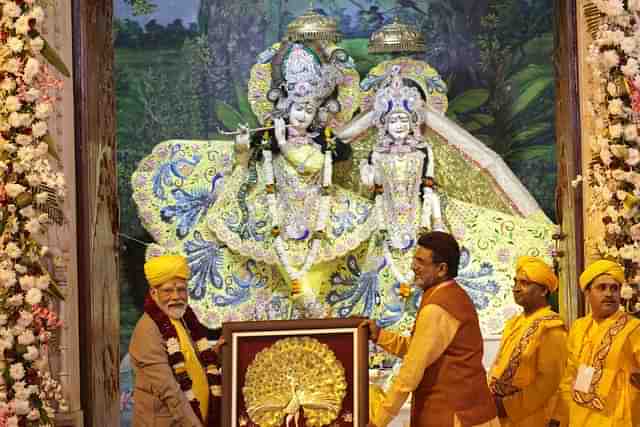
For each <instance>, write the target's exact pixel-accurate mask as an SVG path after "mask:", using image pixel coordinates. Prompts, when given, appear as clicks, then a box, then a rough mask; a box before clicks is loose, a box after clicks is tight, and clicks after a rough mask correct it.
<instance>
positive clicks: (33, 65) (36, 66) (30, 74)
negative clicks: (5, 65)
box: [24, 58, 40, 83]
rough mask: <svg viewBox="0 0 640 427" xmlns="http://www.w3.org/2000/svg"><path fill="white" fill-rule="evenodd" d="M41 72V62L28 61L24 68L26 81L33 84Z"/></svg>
mask: <svg viewBox="0 0 640 427" xmlns="http://www.w3.org/2000/svg"><path fill="white" fill-rule="evenodd" d="M39 72H40V62H38V60H37V59H35V58H29V59H27V64H26V65H25V66H24V81H25V82H26V83H31V82H32V81H33V78H34V77H35V76H36V75H37V74H38V73H39Z"/></svg>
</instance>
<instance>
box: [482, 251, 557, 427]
mask: <svg viewBox="0 0 640 427" xmlns="http://www.w3.org/2000/svg"><path fill="white" fill-rule="evenodd" d="M557 289H558V278H557V277H556V275H555V273H554V272H553V270H552V269H551V267H549V265H547V264H546V263H545V262H544V261H542V260H541V259H539V258H536V257H531V256H523V257H520V258H518V260H517V262H516V277H515V280H514V286H513V297H514V300H515V301H516V303H517V304H518V305H520V306H521V307H522V308H523V310H524V312H523V313H522V314H519V315H517V316H515V317H513V318H512V319H509V321H507V323H506V325H505V327H504V331H503V333H502V340H501V343H500V350H499V351H498V355H497V356H496V360H495V362H494V363H493V366H492V368H491V371H490V373H489V389H490V390H491V392H492V393H493V395H494V398H495V400H496V407H497V408H498V415H499V416H500V424H501V425H502V427H515V426H518V427H544V426H546V425H547V422H548V421H549V418H550V415H551V414H550V410H552V409H553V408H551V407H550V406H552V402H555V400H554V399H552V398H553V396H554V395H555V394H556V391H557V389H558V384H559V383H560V379H561V378H562V372H563V369H564V365H565V362H566V358H567V356H566V342H567V332H566V329H565V326H564V322H563V321H562V319H561V318H560V316H559V315H558V314H557V313H555V312H553V311H552V310H551V308H550V307H549V302H548V297H549V294H550V293H551V292H555V291H556V290H557Z"/></svg>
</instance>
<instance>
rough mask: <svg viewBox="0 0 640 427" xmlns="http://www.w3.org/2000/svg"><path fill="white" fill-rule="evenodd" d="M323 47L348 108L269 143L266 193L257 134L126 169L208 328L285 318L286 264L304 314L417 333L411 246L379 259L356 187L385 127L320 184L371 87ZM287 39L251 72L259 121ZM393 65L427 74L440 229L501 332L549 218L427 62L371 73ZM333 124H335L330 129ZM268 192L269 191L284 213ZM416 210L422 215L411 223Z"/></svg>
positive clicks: (483, 311)
mask: <svg viewBox="0 0 640 427" xmlns="http://www.w3.org/2000/svg"><path fill="white" fill-rule="evenodd" d="M322 46H323V49H322V52H320V53H319V54H316V55H317V59H318V60H317V61H316V62H315V63H316V66H318V64H320V65H319V66H320V67H323V66H327V65H332V69H333V70H334V71H337V72H338V78H337V79H336V80H335V83H336V90H335V91H334V92H333V93H332V94H331V95H332V97H333V98H334V99H335V100H336V101H337V103H338V104H339V107H340V108H339V109H338V111H336V109H335V108H333V107H332V106H331V105H330V104H323V103H320V105H319V106H320V107H321V108H320V111H319V112H318V119H319V120H317V121H318V122H321V123H322V126H319V125H314V126H313V128H312V129H308V132H305V133H304V135H296V134H294V132H289V135H288V140H289V139H290V140H291V141H288V142H291V144H289V143H287V144H286V145H288V148H287V149H286V150H282V151H280V152H278V151H277V150H271V159H270V160H271V163H272V171H273V175H274V176H273V181H274V184H275V185H274V191H273V192H272V193H270V191H271V190H270V189H269V188H270V187H269V185H270V184H269V179H270V177H269V176H268V175H269V174H270V172H269V171H268V170H267V168H265V163H266V162H265V159H264V158H263V157H262V155H263V153H262V151H263V150H262V149H261V147H262V146H261V145H260V142H261V140H262V137H259V138H254V140H253V148H252V149H251V152H252V153H254V155H255V157H254V158H253V160H252V159H249V162H248V163H246V164H244V163H242V162H241V161H239V156H238V154H237V152H236V148H237V147H234V143H233V142H231V141H188V140H170V141H165V142H162V143H160V144H158V145H157V146H156V147H155V148H154V150H153V152H152V153H151V154H150V155H149V156H147V157H146V158H145V159H144V160H143V161H142V162H141V163H140V165H139V167H138V169H137V171H136V172H135V173H134V175H133V176H132V186H133V189H134V196H133V197H134V200H135V202H136V204H137V206H138V210H139V216H140V219H141V222H142V223H143V225H144V226H145V228H146V229H147V230H148V231H149V232H150V234H151V235H152V236H153V238H154V239H155V241H156V242H157V244H155V245H152V246H151V247H150V249H149V251H148V253H149V254H155V253H158V252H176V253H181V254H184V255H185V256H186V257H187V258H188V259H189V263H190V266H191V269H192V271H193V277H192V280H191V282H190V297H191V302H192V304H193V305H194V308H195V311H196V313H197V314H198V316H199V318H200V319H201V320H202V321H203V322H204V323H206V324H208V325H209V326H210V327H217V326H219V325H220V323H221V322H222V321H224V320H260V319H284V318H288V317H289V316H290V315H291V307H292V298H291V282H292V280H291V279H292V274H293V276H294V278H295V277H299V274H300V273H304V274H301V275H300V277H305V278H306V280H307V283H310V284H311V286H310V288H307V289H305V294H304V295H305V298H304V299H303V301H302V305H303V306H304V310H300V311H299V313H298V315H300V313H302V312H305V315H307V316H314V317H318V316H336V317H347V316H353V315H366V316H370V317H372V318H377V319H378V320H379V321H380V323H381V324H382V325H384V326H387V327H392V328H394V329H399V330H401V331H406V332H408V331H410V330H411V326H412V324H413V319H414V315H415V311H416V309H417V306H418V304H419V300H420V294H419V292H414V293H413V294H411V295H410V296H409V297H403V296H402V293H401V290H400V289H401V287H400V285H401V282H402V280H399V277H398V274H396V272H394V271H393V270H394V268H392V265H391V264H392V262H391V261H393V264H395V269H396V270H400V272H401V274H402V275H405V274H407V273H408V271H409V270H408V269H409V265H410V259H411V256H412V253H413V252H412V249H411V250H408V251H404V252H402V253H401V252H397V251H392V252H393V253H392V254H391V255H392V256H391V257H389V256H385V255H386V254H385V253H384V250H383V249H384V246H383V245H381V244H380V241H379V239H378V237H377V236H379V235H378V234H377V233H375V231H376V230H378V229H379V226H378V223H379V222H380V221H379V219H377V218H376V214H375V203H374V197H372V195H371V194H370V193H369V192H368V191H367V190H366V189H365V188H363V186H362V185H361V184H360V177H359V168H358V163H359V162H360V161H361V160H364V159H368V158H369V157H370V155H371V152H372V151H373V150H374V146H375V143H376V137H377V135H378V134H377V129H375V128H374V127H372V128H371V129H370V130H369V131H367V132H363V133H362V134H361V135H358V136H357V138H354V140H353V141H349V142H350V144H349V145H350V146H351V149H352V152H353V156H352V157H353V158H352V159H350V160H347V161H343V162H338V161H333V162H332V165H331V172H332V174H331V175H332V177H331V179H332V182H331V185H330V186H328V188H323V187H326V186H324V185H323V183H324V181H326V179H325V175H326V174H325V173H324V171H326V170H328V168H326V167H325V161H326V159H327V156H326V150H327V147H329V146H330V145H332V144H331V140H332V139H333V138H335V136H336V134H337V136H338V137H340V136H341V134H342V133H341V131H342V130H343V129H345V128H346V127H348V126H345V124H346V123H347V122H349V120H350V119H351V117H352V116H353V114H354V112H356V110H358V109H359V108H360V109H361V110H362V111H363V113H366V111H367V108H369V107H370V106H371V103H372V102H373V99H374V98H375V85H372V86H371V87H369V88H366V87H365V88H361V87H360V79H359V76H358V73H357V72H356V70H355V68H354V67H353V64H352V60H351V58H349V57H348V56H346V55H345V54H344V51H341V50H340V49H337V47H336V46H335V45H333V44H331V43H323V44H322ZM282 47H283V46H282V45H281V44H276V45H274V46H272V47H271V48H269V49H267V51H265V52H264V53H263V54H262V55H260V57H259V59H258V63H257V64H256V65H255V66H254V67H253V69H252V71H251V78H250V81H249V88H248V99H249V103H250V104H251V108H252V109H253V111H254V112H255V114H256V116H257V117H258V119H259V120H260V121H261V122H262V123H267V121H268V120H271V121H272V120H273V117H272V116H271V115H270V113H272V112H273V111H274V104H275V106H276V107H277V106H278V102H285V103H286V102H288V101H283V99H286V97H285V98H281V99H280V100H278V99H276V98H273V97H272V98H270V95H273V94H270V89H272V84H273V75H274V73H273V71H274V70H273V68H272V63H273V60H274V58H280V59H278V60H277V61H276V65H277V66H278V67H280V66H281V63H280V62H279V61H280V60H283V61H284V60H285V58H284V57H283V56H278V52H280V53H281V54H282V51H281V48H282ZM304 47H305V48H308V47H309V45H308V44H305V45H304ZM314 49H316V50H317V46H316V47H314ZM314 49H312V50H314ZM285 50H286V49H285ZM336 58H339V60H336ZM394 66H401V72H402V74H403V77H405V78H408V79H413V80H415V81H418V82H422V83H420V84H421V86H422V87H423V91H424V92H425V94H426V95H427V96H426V102H427V106H428V107H429V109H428V111H427V115H426V121H427V127H426V131H425V132H424V133H423V137H424V142H426V143H427V144H428V145H430V146H431V149H432V154H433V158H431V159H429V158H425V159H423V162H424V161H425V160H426V161H427V162H433V163H432V166H434V168H433V169H434V171H435V172H434V173H433V174H434V175H435V176H434V177H433V178H434V181H435V183H436V187H435V188H436V191H437V193H438V194H439V197H440V201H441V209H442V219H443V222H444V226H445V227H446V229H447V230H448V231H450V232H452V233H453V234H454V235H455V236H456V237H457V238H458V239H459V241H460V242H461V243H462V246H463V254H462V265H461V269H460V272H461V274H460V277H459V281H460V283H461V284H462V286H464V287H465V289H466V290H467V292H468V293H469V294H470V295H471V297H472V299H473V300H474V303H475V304H476V307H477V308H478V311H479V314H480V321H481V326H482V329H483V333H485V334H488V335H491V334H496V335H497V334H499V333H500V331H501V329H502V326H503V324H504V319H505V310H506V311H508V310H509V309H510V307H511V306H512V305H513V302H512V300H511V295H510V292H509V290H510V287H511V283H512V264H513V260H514V259H515V258H516V257H517V256H519V255H525V254H528V255H539V256H543V257H547V258H548V256H549V254H550V252H551V251H550V246H551V235H552V233H553V231H554V226H553V224H552V223H551V222H550V221H549V220H548V219H547V218H546V217H545V216H544V214H543V212H542V211H541V209H540V207H539V206H538V204H537V203H536V202H535V200H534V199H533V198H532V197H531V195H530V194H529V192H528V191H527V190H526V189H525V188H524V186H523V185H522V184H521V183H520V181H519V180H518V179H517V178H516V177H515V175H514V174H513V173H512V172H511V170H510V169H509V168H508V167H507V166H506V164H505V163H504V162H503V161H502V159H501V158H500V157H499V156H498V155H497V154H496V153H494V152H493V151H491V150H490V149H488V148H487V147H486V146H485V145H484V144H483V143H482V142H481V141H479V140H477V139H476V138H474V137H473V136H472V135H471V134H469V133H468V132H466V131H465V130H464V129H462V128H461V127H460V126H458V125H457V124H456V123H454V122H453V121H452V120H450V119H448V118H447V117H446V116H445V115H444V113H445V111H446V106H447V97H446V85H445V84H444V82H443V81H442V79H441V78H440V76H439V75H438V73H437V72H436V71H435V69H433V68H432V67H431V66H429V64H426V63H425V62H423V61H415V60H411V59H408V58H398V59H394V60H391V61H386V62H384V63H381V64H379V65H378V66H376V67H374V68H373V69H372V70H371V71H370V73H369V77H371V78H373V79H375V78H377V77H381V76H383V75H385V73H387V72H389V71H390V70H391V68H392V67H394ZM303 68H304V67H303ZM325 69H326V70H328V69H329V68H323V70H325ZM277 71H278V70H276V72H277ZM276 74H277V73H276ZM365 82H366V81H365ZM281 83H282V82H281ZM327 98H331V97H330V96H328V97H327ZM282 105H283V104H281V106H282ZM288 107H289V106H287V108H288ZM321 116H322V117H321ZM326 128H330V129H331V131H332V132H330V133H328V134H327V133H325V130H326ZM267 136H268V139H269V140H270V142H269V143H270V144H273V142H274V141H275V140H276V139H277V138H276V136H275V134H274V133H273V132H270V133H269V134H268V135H267ZM309 138H310V139H309ZM344 139H345V140H346V139H347V138H344ZM305 141H306V142H305ZM418 157H419V156H418ZM334 160H335V159H334ZM301 166H302V167H301ZM389 166H390V167H391V166H392V165H391V164H390V165H389ZM411 167H413V166H411ZM411 167H409V169H411ZM409 169H407V170H406V171H404V172H402V174H403V175H406V177H408V178H410V179H409V180H408V181H407V182H409V181H411V179H414V180H415V176H412V174H411V172H410V171H409ZM265 171H266V172H265ZM395 172H400V171H399V170H397V171H395ZM265 174H266V175H265ZM270 194H275V201H276V204H277V209H276V211H277V218H276V221H274V219H273V216H274V215H273V214H272V211H273V210H272V208H271V207H270V203H271V202H270V199H271V200H273V198H272V196H270ZM408 195H409V192H407V196H408ZM323 196H328V197H329V200H330V203H329V209H328V212H327V218H325V220H326V221H325V222H324V224H325V225H324V230H318V223H319V222H322V221H318V216H319V214H320V213H321V212H322V211H323V209H321V205H322V203H323V201H322V198H323ZM419 197H420V194H416V195H415V199H414V200H416V203H420V201H419V200H420V199H419ZM421 209H422V205H420V206H418V213H417V214H416V215H415V217H414V220H415V221H416V227H415V229H416V230H419V229H420V225H421V224H418V222H419V221H420V218H421ZM276 225H277V226H278V230H277V231H275V230H274V226H276ZM319 231H320V232H319ZM278 237H280V240H281V243H279V244H278V245H279V246H280V248H277V247H276V239H277V238H278ZM314 241H319V242H320V243H319V245H318V244H317V243H315V244H314ZM314 246H318V247H317V249H316V250H314V249H313V248H314ZM282 249H284V256H283V251H282ZM279 252H280V253H279ZM314 252H315V253H314ZM287 263H288V264H290V266H289V268H287V265H286V264H287Z"/></svg>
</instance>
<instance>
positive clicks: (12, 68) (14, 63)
mask: <svg viewBox="0 0 640 427" xmlns="http://www.w3.org/2000/svg"><path fill="white" fill-rule="evenodd" d="M20 65H21V64H20V61H18V59H17V58H11V59H9V60H8V61H7V62H5V63H4V69H5V70H7V71H8V72H10V73H12V74H18V72H19V71H20Z"/></svg>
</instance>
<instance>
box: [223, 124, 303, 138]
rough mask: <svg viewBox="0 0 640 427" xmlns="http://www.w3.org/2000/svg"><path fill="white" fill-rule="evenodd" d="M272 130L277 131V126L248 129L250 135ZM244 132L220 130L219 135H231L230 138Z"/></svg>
mask: <svg viewBox="0 0 640 427" xmlns="http://www.w3.org/2000/svg"><path fill="white" fill-rule="evenodd" d="M292 126H293V125H286V126H285V129H286V128H289V127H292ZM271 129H275V126H266V127H261V128H255V129H247V132H248V133H251V132H260V131H261V130H271ZM242 132H243V131H239V130H232V131H227V130H222V129H220V128H218V133H219V134H220V135H229V136H235V135H240V134H241V133H242Z"/></svg>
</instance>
